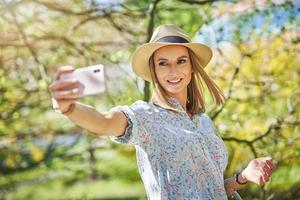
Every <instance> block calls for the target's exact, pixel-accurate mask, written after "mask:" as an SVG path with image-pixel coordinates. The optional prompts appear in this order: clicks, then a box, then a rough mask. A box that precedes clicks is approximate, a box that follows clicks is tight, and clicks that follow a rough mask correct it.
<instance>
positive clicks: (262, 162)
mask: <svg viewBox="0 0 300 200" xmlns="http://www.w3.org/2000/svg"><path fill="white" fill-rule="evenodd" d="M275 169H276V166H275V164H274V163H273V161H272V158H271V157H261V158H256V159H253V160H251V161H250V163H249V164H248V166H247V167H246V168H245V169H244V170H243V171H242V173H241V178H242V180H248V181H251V182H253V183H256V184H259V185H263V184H265V183H266V182H267V181H269V178H270V176H271V174H272V173H273V171H274V170H275Z"/></svg>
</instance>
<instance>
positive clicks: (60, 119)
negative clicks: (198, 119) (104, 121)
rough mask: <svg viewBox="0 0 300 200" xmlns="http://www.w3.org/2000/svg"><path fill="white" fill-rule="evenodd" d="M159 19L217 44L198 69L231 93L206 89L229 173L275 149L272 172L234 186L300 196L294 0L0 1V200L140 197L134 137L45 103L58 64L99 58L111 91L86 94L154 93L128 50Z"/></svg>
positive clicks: (116, 97) (128, 96)
mask: <svg viewBox="0 0 300 200" xmlns="http://www.w3.org/2000/svg"><path fill="white" fill-rule="evenodd" d="M163 23H173V24H176V25H178V26H180V27H181V28H183V29H184V30H185V31H187V32H188V33H189V34H190V37H191V38H193V41H194V42H202V43H204V44H207V45H208V46H210V47H211V48H212V49H213V51H214V56H213V59H212V61H211V62H210V64H209V65H208V66H207V67H206V68H205V70H206V72H207V73H208V74H209V75H210V76H211V77H212V78H213V79H214V80H215V82H216V83H217V84H218V85H219V86H220V88H221V89H222V90H223V92H224V94H225V96H226V103H225V104H224V105H223V106H218V107H217V106H215V105H214V103H213V101H212V99H211V97H210V96H209V93H208V92H207V90H206V93H205V95H206V96H205V98H206V102H207V105H208V108H207V110H206V112H207V114H209V116H211V118H212V119H213V121H214V124H215V126H216V128H217V131H218V133H219V134H220V135H221V136H222V138H223V140H224V141H225V144H226V146H227V149H228V153H229V161H228V162H229V163H228V167H227V169H226V172H225V174H224V176H225V178H226V177H230V176H232V175H233V174H234V173H235V172H237V171H239V170H241V169H243V168H245V167H246V165H247V164H248V163H249V161H250V160H251V159H253V158H256V157H262V156H272V158H273V159H274V161H275V162H276V163H277V170H276V171H275V172H274V173H273V175H272V179H271V181H270V182H268V183H267V184H265V185H263V186H259V185H255V184H248V185H247V186H246V187H244V188H243V189H242V190H240V191H239V193H240V195H241V196H242V197H243V199H249V200H250V199H268V200H271V199H274V200H275V199H276V200H279V199H280V200H285V199H289V200H291V199H300V127H299V123H300V112H299V107H300V104H299V102H300V87H299V86H300V57H299V55H300V54H299V53H300V52H299V49H300V46H299V44H300V35H299V33H300V31H299V29H300V26H299V23H300V1H298V0H290V1H288V0H241V1H233V0H232V1H230V0H229V1H226V0H223V1H217V0H178V1H174V0H152V1H145V0H111V1H110V0H73V1H71V0H15V1H14V0H0V117H1V118H0V199H146V195H145V190H144V186H143V183H142V181H141V179H140V176H139V173H138V169H137V165H136V158H135V149H134V147H133V146H125V145H119V144H117V143H114V142H113V141H111V140H109V138H108V137H97V136H95V135H93V134H92V133H89V132H87V131H86V130H84V129H82V128H80V127H78V126H76V125H74V124H73V123H72V122H71V121H70V120H68V118H67V117H65V116H63V115H59V114H57V113H56V112H54V111H52V107H51V106H52V105H51V97H50V93H49V91H48V85H49V84H50V83H51V82H52V80H53V77H54V74H55V72H56V70H57V68H58V67H59V66H62V65H73V66H75V67H76V68H79V67H84V66H88V65H92V64H97V63H103V64H104V65H105V67H106V71H105V73H106V80H107V82H106V84H107V88H108V91H107V92H106V93H105V94H102V95H98V96H89V97H84V98H82V99H81V100H80V101H81V102H82V103H86V104H89V105H92V106H93V107H95V108H96V109H97V110H99V111H101V112H105V111H107V110H109V109H110V108H111V107H113V106H115V105H129V104H131V103H133V102H134V101H136V100H138V99H143V100H146V101H147V100H149V96H150V95H151V88H150V85H149V84H148V83H146V82H144V81H143V80H141V79H139V78H137V77H136V76H135V75H134V74H133V73H132V71H131V68H130V63H129V62H130V56H131V54H132V52H133V51H134V50H135V48H136V47H137V46H138V45H140V44H142V43H144V42H148V41H149V40H150V37H151V34H152V32H153V30H154V29H155V27H157V26H158V25H160V24H163Z"/></svg>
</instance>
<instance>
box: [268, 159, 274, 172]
mask: <svg viewBox="0 0 300 200" xmlns="http://www.w3.org/2000/svg"><path fill="white" fill-rule="evenodd" d="M266 164H267V165H268V167H269V168H270V169H271V170H272V171H273V170H275V169H276V165H275V164H274V162H273V161H272V160H266Z"/></svg>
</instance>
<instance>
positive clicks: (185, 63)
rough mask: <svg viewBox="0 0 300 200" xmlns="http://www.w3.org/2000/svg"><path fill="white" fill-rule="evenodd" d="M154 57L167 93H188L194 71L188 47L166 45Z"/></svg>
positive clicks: (160, 81) (158, 74) (157, 74)
mask: <svg viewBox="0 0 300 200" xmlns="http://www.w3.org/2000/svg"><path fill="white" fill-rule="evenodd" d="M153 58H154V65H155V73H156V76H157V79H158V82H159V83H160V84H161V86H162V87H163V88H164V89H165V90H166V91H167V93H169V94H173V95H182V94H184V93H186V92H187V85H188V84H189V83H190V81H191V77H192V71H193V70H192V65H191V62H190V58H189V53H188V49H187V47H185V46H180V45H168V46H164V47H161V48H159V49H158V50H156V51H155V52H154V55H153Z"/></svg>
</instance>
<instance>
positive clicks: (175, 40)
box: [155, 36, 189, 43]
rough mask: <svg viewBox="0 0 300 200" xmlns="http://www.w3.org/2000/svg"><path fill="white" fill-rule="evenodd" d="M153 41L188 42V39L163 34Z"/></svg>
mask: <svg viewBox="0 0 300 200" xmlns="http://www.w3.org/2000/svg"><path fill="white" fill-rule="evenodd" d="M155 42H168V43H189V41H188V40H186V39H185V38H183V37H180V36H165V37H162V38H160V39H159V40H157V41H155Z"/></svg>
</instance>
